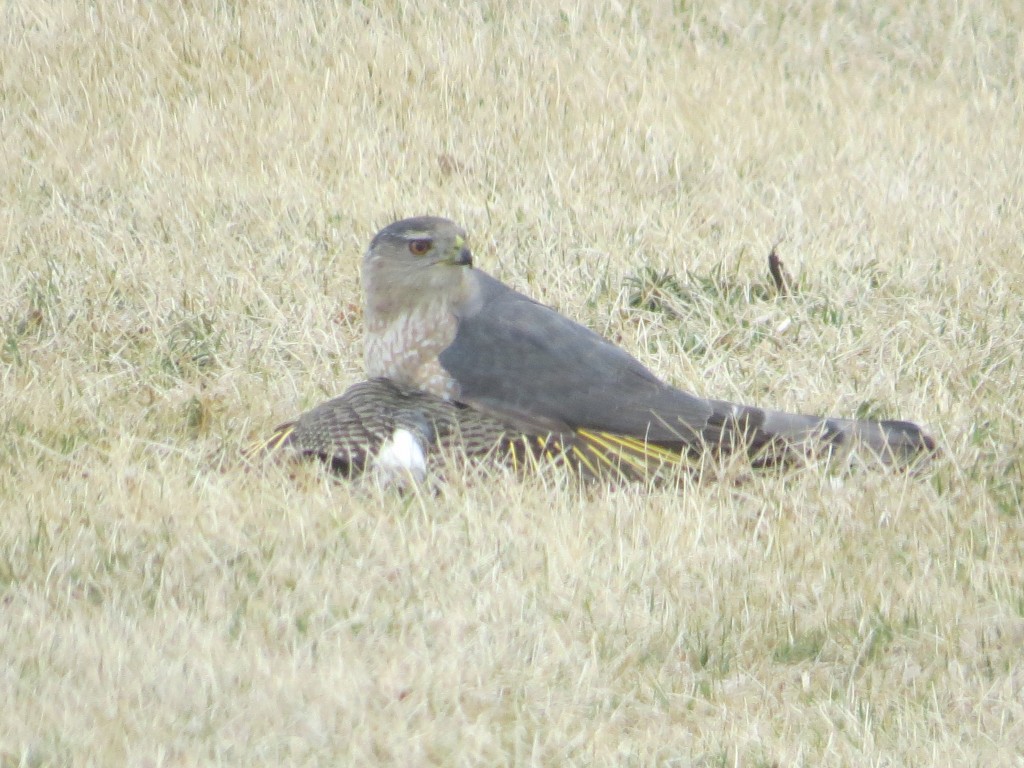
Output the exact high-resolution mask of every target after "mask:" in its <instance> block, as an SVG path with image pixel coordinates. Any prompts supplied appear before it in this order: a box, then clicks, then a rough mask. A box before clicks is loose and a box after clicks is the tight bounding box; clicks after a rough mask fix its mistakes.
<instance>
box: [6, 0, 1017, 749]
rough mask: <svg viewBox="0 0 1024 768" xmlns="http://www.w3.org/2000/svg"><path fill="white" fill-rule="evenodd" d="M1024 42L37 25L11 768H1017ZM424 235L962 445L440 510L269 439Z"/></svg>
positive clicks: (582, 14) (817, 26)
mask: <svg viewBox="0 0 1024 768" xmlns="http://www.w3.org/2000/svg"><path fill="white" fill-rule="evenodd" d="M598 6H600V7H598ZM1021 29H1024V11H1022V10H1021V8H1020V6H1019V4H1018V3H1015V2H1011V1H1010V0H1003V2H998V1H997V2H991V3H962V4H948V3H938V2H927V1H925V0H918V1H914V2H910V3H896V2H890V3H882V4H867V3H864V4H860V3H854V4H848V3H843V2H838V0H819V1H816V2H809V3H804V4H792V5H791V6H787V7H774V6H772V5H771V4H763V3H754V2H743V1H742V0H731V1H730V0H727V1H726V2H722V3H701V2H674V3H669V2H662V1H661V0H652V1H651V2H636V3H616V2H611V3H607V4H593V5H591V4H587V3H568V2H550V3H540V2H529V1H524V2H512V3H497V2H495V3H469V2H465V3H441V2H431V1H430V0H423V2H417V3H410V4H407V3H399V2H394V1H393V0H392V1H385V2H381V3H366V4H359V3H353V4H346V3H330V2H325V3H308V2H302V1H301V0H279V1H277V2H272V3H271V2H266V3H263V2H252V3H229V2H195V3H187V4H179V3H177V2H166V1H158V2H152V3H132V2H128V1H127V0H99V1H98V2H95V3H89V4H86V3H78V2H71V1H70V0H68V1H66V2H61V1H60V0H56V1H55V2H52V3H46V4H39V3H35V2H29V0H14V2H9V3H6V4H4V5H3V6H2V8H0V61H2V68H0V152H2V155H0V194H2V199H3V206H2V211H0V217H2V226H0V286H2V287H0V508H2V510H3V514H2V516H0V649H2V656H3V666H2V670H0V700H2V701H4V702H5V706H4V707H2V708H0V766H3V768H8V767H9V766H10V767H13V766H19V765H28V766H44V765H140V766H143V765H145V766H158V765H188V764H202V765H213V764H230V765H245V766H254V765H275V766H276V765H293V764H304V765H312V764H318V765H319V764H346V763H348V764H361V765H366V764H382V765H387V764H397V765H403V766H416V765H481V764H482V765H489V764H516V765H558V764H577V765H579V764H587V765H697V766H734V765H737V766H762V765H763V766H769V765H779V766H782V765H807V766H822V765H825V766H840V765H850V766H864V765H879V766H881V765H950V766H954V765H955V766H962V765H984V766H992V765H1016V766H1020V765H1021V764H1022V763H1024V661H1022V660H1021V659H1022V657H1021V653H1020V648H1021V646H1022V644H1024V587H1022V584H1024V516H1022V511H1021V507H1022V496H1024V421H1022V417H1021V413H1024V394H1022V392H1024V387H1021V386H1020V382H1021V380H1022V377H1024V370H1022V357H1024V352H1022V350H1024V309H1022V296H1024V239H1022V231H1024V192H1022V190H1024V141H1022V136H1024V38H1022V33H1021ZM418 214H436V215H444V216H448V217H449V218H453V219H456V220H458V221H460V222H461V223H463V224H464V225H465V226H466V228H467V229H468V231H469V232H470V236H471V238H472V245H473V248H474V251H475V254H476V260H477V264H478V265H479V266H480V267H482V268H484V269H486V270H488V271H489V272H491V273H492V274H495V275H496V276H498V277H500V278H501V279H503V280H505V281H506V282H508V283H510V284H511V285H513V286H514V287H516V288H517V289H519V290H522V291H524V292H527V293H529V294H531V295H533V296H535V297H537V298H538V299H540V300H542V301H544V302H545V303H548V304H551V305H554V306H556V307H558V308H559V309H560V310H561V311H563V312H564V313H565V314H567V315H569V316H570V317H573V318H574V319H576V320H579V321H581V322H583V323H585V324H587V325H589V326H591V327H593V328H594V329H595V330H598V331H599V332H601V333H603V334H605V335H607V336H609V337H611V338H614V339H616V340H617V341H619V342H620V343H621V344H623V345H624V346H626V347H627V348H628V349H629V350H631V351H632V352H634V353H635V354H636V355H637V356H639V357H640V358H641V359H642V360H644V361H645V362H646V363H648V364H649V365H650V366H651V367H652V368H653V369H654V370H655V371H656V372H657V373H658V374H659V375H662V376H664V377H665V378H667V379H668V380H670V381H672V382H674V383H676V384H677V385H679V386H681V387H683V388H686V389H688V390H691V391H694V392H697V393H700V394H705V395H715V396H718V397H721V398H728V399H734V400H741V401H746V402H754V403H758V404H762V405H771V406H775V407H781V408H786V409H796V410H802V411H808V412H815V413H830V414H834V415H839V416H850V415H855V414H859V415H873V416H878V417H900V418H908V419H913V420H916V421H919V422H921V423H924V424H926V425H928V427H929V428H930V429H931V430H932V432H933V433H934V435H935V436H936V438H937V439H938V441H939V443H940V444H941V446H942V449H943V452H942V455H941V456H940V457H939V458H938V459H937V460H936V461H935V462H934V463H933V465H932V466H931V467H929V468H928V469H926V470H925V471H923V472H920V473H917V474H907V473H902V474H900V473H879V472H875V471H871V470H870V469H868V468H864V467H861V466H858V465H856V464H854V465H852V466H845V465H843V466H829V467H826V466H822V465H817V464H812V465H811V466H808V467H806V468H803V469H799V470H797V471H794V472H790V473H788V474H779V473H762V474H756V473H755V474H751V473H749V472H747V471H745V470H744V469H743V468H742V467H741V466H738V465H735V464H729V465H723V466H717V467H712V468H710V469H709V472H708V473H707V474H706V475H705V477H704V478H703V479H701V480H699V481H693V480H690V479H686V478H680V480H679V482H678V484H671V483H670V484H668V485H663V486H659V487H652V488H648V487H644V486H618V487H612V486H604V485H581V484H580V483H579V482H577V481H576V480H575V479H573V478H572V477H567V476H565V475H562V474H559V473H557V472H553V473H545V474H542V475H541V476H531V477H525V478H523V477H517V476H515V475H514V474H512V473H509V472H506V471H504V470H501V469H488V468H476V469H465V470H460V468H459V465H458V464H457V463H448V464H446V465H445V466H440V467H437V468H436V471H435V474H434V476H433V478H432V481H431V483H430V484H429V485H427V486H425V487H423V488H422V489H420V490H419V491H418V492H417V491H413V492H407V493H404V494H403V493H400V492H397V491H394V490H388V489H380V488H377V487H376V486H375V485H373V484H372V483H348V482H339V481H337V480H334V479H332V478H331V477H330V476H329V475H328V474H327V473H325V472H324V471H322V470H321V469H320V468H317V467H301V468H299V469H298V470H296V469H294V468H288V467H280V466H269V467H267V468H265V469H262V468H246V467H244V466H243V465H242V463H241V462H240V461H238V458H237V456H238V450H239V449H240V448H241V447H242V446H244V445H245V444H246V443H248V442H249V441H250V440H252V439H253V438H255V437H258V436H260V435H264V434H266V433H267V432H268V430H270V429H271V428H273V426H274V425H275V424H277V423H278V422H280V421H283V420H285V419H287V418H290V417H293V416H294V415H295V414H297V413H299V412H300V411H302V410H303V409H305V408H308V407H310V406H312V405H314V404H315V403H316V402H318V401H320V400H322V399H325V398H326V397H328V396H330V395H334V394H337V393H339V392H341V391H342V390H343V389H345V387H347V386H348V385H349V384H351V383H352V382H354V381H356V380H358V379H360V378H361V377H362V355H361V327H362V323H361V309H360V289H359V278H358V266H359V258H360V254H361V252H362V250H363V249H364V248H365V246H366V244H367V243H368V241H369V238H370V237H371V236H372V235H373V233H374V232H375V231H376V230H377V229H378V228H380V227H382V226H384V225H385V224H387V223H388V222H390V221H391V220H393V219H396V218H401V217H405V216H411V215H418ZM773 246H777V253H778V255H779V257H780V258H781V259H782V261H783V263H784V264H785V266H786V268H787V269H788V270H789V272H790V274H791V276H792V279H793V283H794V288H793V291H792V294H791V295H789V296H782V295H779V293H778V292H777V291H775V290H773V289H772V284H771V282H770V280H769V278H768V271H767V256H768V254H769V252H770V251H771V249H772V247H773Z"/></svg>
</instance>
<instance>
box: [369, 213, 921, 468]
mask: <svg viewBox="0 0 1024 768" xmlns="http://www.w3.org/2000/svg"><path fill="white" fill-rule="evenodd" d="M362 275H363V288H364V291H365V302H366V304H365V322H366V335H365V362H366V371H367V374H368V375H369V376H371V377H384V378H387V379H390V380H391V381H393V382H395V383H396V384H397V385H399V386H401V387H406V388H410V389H412V390H419V391H422V392H426V393H430V394H433V395H435V396H436V397H438V398H440V399H441V400H443V401H447V402H451V403H459V404H463V405H465V406H468V407H469V408H470V409H472V411H473V412H474V413H479V414H483V415H485V416H487V417H490V418H492V419H493V420H495V422H498V423H501V424H503V425H505V428H506V430H511V431H512V432H518V433H522V434H530V435H542V434H547V433H550V434H553V435H560V436H562V438H561V439H562V440H563V442H565V438H566V437H568V441H567V442H568V443H571V444H572V445H571V446H570V452H571V453H572V455H573V456H576V457H578V458H579V459H580V460H581V463H584V465H585V463H586V462H587V461H598V462H599V464H601V465H607V466H609V467H611V466H612V465H616V466H620V465H621V464H622V463H625V464H627V465H628V466H629V467H632V468H637V469H639V468H640V466H641V465H642V464H643V463H644V462H646V461H647V460H654V461H658V462H662V461H665V460H668V459H671V458H673V457H680V456H682V455H683V454H690V455H693V454H695V453H699V452H701V451H703V450H705V449H707V448H711V449H714V450H722V451H731V450H735V449H742V450H745V451H747V452H749V453H750V454H751V456H752V457H753V458H754V459H755V461H774V460H777V458H778V457H779V456H782V455H784V454H793V453H796V454H801V455H802V454H805V453H815V452H818V451H820V450H822V449H825V450H831V449H834V448H836V447H838V446H853V445H863V446H866V447H867V448H868V449H870V451H871V452H873V453H874V454H875V455H876V456H878V457H879V458H880V459H881V460H882V461H884V462H886V463H905V462H908V461H912V460H914V459H916V458H918V457H921V456H924V455H927V454H930V453H931V452H933V451H934V450H935V442H934V440H933V439H932V438H931V437H929V436H928V435H926V434H925V433H924V432H923V431H922V429H921V428H920V427H918V426H917V425H916V424H912V423H910V422H906V421H864V420H853V419H837V418H821V417H817V416H805V415H797V414H790V413H782V412H779V411H772V410H767V409H763V408H756V407H751V406H744V405H736V404H733V403H728V402H724V401H721V400H714V399H705V398H701V397H697V396H695V395H692V394H689V393H687V392H683V391H682V390H679V389H676V388H675V387H672V386H670V385H669V384H666V383H665V382H663V381H661V380H660V379H658V378H657V377H656V376H655V375H654V374H653V373H651V372H650V371H649V370H647V368H645V367H644V366H643V365H642V364H641V363H640V362H638V361H637V360H636V359H635V358H633V357H632V356H631V355H629V354H628V353H626V352H625V351H624V350H622V349H621V348H619V347H617V346H615V345H614V344H612V343H611V342H609V341H607V340H606V339H604V338H602V337H601V336H599V335H598V334H596V333H594V332H593V331H590V330H588V329H587V328H584V327H583V326H581V325H579V324H577V323H574V322H573V321H571V320H569V319H567V318H565V317H563V316H562V315H560V314H558V313H557V312H555V311H554V310H553V309H550V308H549V307H546V306H543V305H541V304H538V303H537V302H535V301H534V300H532V299H530V298H528V297H527V296H524V295H523V294H521V293H518V292H516V291H514V290H512V289H511V288H509V287H508V286H506V285H504V284H502V283H501V282H499V281H497V280H495V279H494V278H493V277H491V276H490V275H488V274H486V273H485V272H482V271H480V270H478V269H475V268H474V267H473V258H472V255H471V253H470V250H469V247H468V246H467V242H466V234H465V232H464V231H463V230H462V229H461V228H460V227H459V226H457V225H456V224H454V223H453V222H451V221H448V220H447V219H441V218H434V217H421V218H413V219H406V220H403V221H397V222H395V223H393V224H391V225H389V226H387V227H385V228H384V229H382V230H381V231H380V232H378V233H377V235H376V236H375V237H374V238H373V241H372V242H371V243H370V247H369V249H368V250H367V252H366V255H365V257H364V258H363V269H362ZM598 469H600V466H599V467H598Z"/></svg>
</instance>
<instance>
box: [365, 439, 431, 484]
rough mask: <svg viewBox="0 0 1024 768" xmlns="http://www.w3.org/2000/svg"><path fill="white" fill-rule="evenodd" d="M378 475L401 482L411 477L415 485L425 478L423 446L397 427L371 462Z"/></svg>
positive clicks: (425, 458) (425, 462)
mask: <svg viewBox="0 0 1024 768" xmlns="http://www.w3.org/2000/svg"><path fill="white" fill-rule="evenodd" d="M373 469H374V471H375V472H377V473H378V474H379V475H381V476H383V477H386V478H390V479H395V480H398V481H399V482H401V481H402V480H406V479H408V478H409V477H412V479H413V480H415V481H416V482H417V483H418V482H421V481H422V480H423V479H424V478H425V477H426V476H427V457H426V454H425V453H424V451H423V444H422V443H421V442H420V440H419V438H418V437H416V435H414V434H413V433H412V432H410V431H409V430H408V429H402V428H401V427H399V428H398V429H396V430H395V432H394V434H392V435H391V439H389V440H387V441H386V442H385V443H384V444H383V445H382V446H381V447H380V451H379V452H378V453H377V456H376V457H375V458H374V460H373Z"/></svg>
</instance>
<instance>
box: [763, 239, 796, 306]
mask: <svg viewBox="0 0 1024 768" xmlns="http://www.w3.org/2000/svg"><path fill="white" fill-rule="evenodd" d="M781 242H782V241H781V240H780V241H779V242H777V243H775V245H773V246H772V249H771V251H770V252H769V253H768V274H770V275H771V276H772V282H773V283H775V290H777V291H778V292H779V295H780V296H790V295H791V294H792V293H793V281H792V280H791V279H790V277H789V273H788V272H786V265H785V264H783V263H782V259H780V258H779V254H778V250H777V249H778V247H779V243H781Z"/></svg>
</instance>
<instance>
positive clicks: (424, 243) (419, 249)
mask: <svg viewBox="0 0 1024 768" xmlns="http://www.w3.org/2000/svg"><path fill="white" fill-rule="evenodd" d="M432 245H433V243H432V242H430V241H429V240H410V241H409V253H411V254H412V255H413V256H422V255H423V254H425V253H426V252H427V251H429V250H430V246H432Z"/></svg>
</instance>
